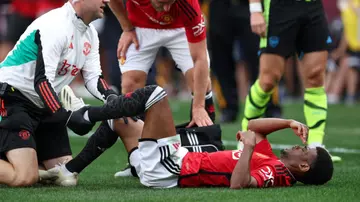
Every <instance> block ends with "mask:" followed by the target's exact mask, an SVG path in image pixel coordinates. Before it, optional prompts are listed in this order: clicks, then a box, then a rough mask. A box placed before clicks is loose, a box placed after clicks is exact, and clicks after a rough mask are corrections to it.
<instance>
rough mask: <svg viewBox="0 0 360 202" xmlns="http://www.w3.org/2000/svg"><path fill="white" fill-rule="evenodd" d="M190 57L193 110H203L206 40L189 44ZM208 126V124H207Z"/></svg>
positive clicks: (207, 69) (207, 70)
mask: <svg viewBox="0 0 360 202" xmlns="http://www.w3.org/2000/svg"><path fill="white" fill-rule="evenodd" d="M189 49H190V54H191V57H192V59H193V61H194V102H193V110H196V109H199V108H200V109H205V95H206V90H207V84H208V79H209V68H208V67H209V63H208V59H207V45H206V40H205V39H204V40H202V41H200V42H196V43H189ZM209 124H210V123H209ZM210 125H211V124H210Z"/></svg>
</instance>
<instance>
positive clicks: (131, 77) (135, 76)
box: [121, 71, 147, 93]
mask: <svg viewBox="0 0 360 202" xmlns="http://www.w3.org/2000/svg"><path fill="white" fill-rule="evenodd" d="M146 77H147V74H146V73H145V72H141V71H131V72H126V73H124V74H123V75H122V81H121V88H122V93H128V92H132V91H134V90H136V89H138V88H142V87H144V86H145V83H146Z"/></svg>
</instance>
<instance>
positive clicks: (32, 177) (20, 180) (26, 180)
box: [10, 172, 39, 187]
mask: <svg viewBox="0 0 360 202" xmlns="http://www.w3.org/2000/svg"><path fill="white" fill-rule="evenodd" d="M38 180H39V173H38V172H32V173H26V174H21V173H16V174H15V176H14V179H13V181H12V183H11V184H10V186H12V187H27V186H31V185H33V184H35V183H37V182H38Z"/></svg>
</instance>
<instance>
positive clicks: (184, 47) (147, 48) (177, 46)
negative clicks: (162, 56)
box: [119, 27, 210, 74]
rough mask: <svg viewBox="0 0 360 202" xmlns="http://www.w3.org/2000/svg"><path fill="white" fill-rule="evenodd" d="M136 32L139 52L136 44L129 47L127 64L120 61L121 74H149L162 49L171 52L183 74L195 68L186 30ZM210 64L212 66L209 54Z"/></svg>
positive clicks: (139, 29) (145, 30) (143, 30)
mask: <svg viewBox="0 0 360 202" xmlns="http://www.w3.org/2000/svg"><path fill="white" fill-rule="evenodd" d="M135 31H136V35H137V37H138V41H139V50H136V49H135V45H134V44H131V45H130V46H129V49H128V51H127V53H126V61H125V63H124V64H123V65H121V62H120V61H119V65H120V70H121V73H124V72H127V71H131V70H139V71H144V72H145V73H148V72H149V70H150V68H151V65H152V64H153V63H154V61H155V58H156V55H157V53H158V51H159V49H160V48H161V47H165V48H167V49H168V50H169V52H170V54H171V56H172V58H173V60H174V61H175V64H176V67H177V68H179V69H180V70H181V71H182V73H183V74H185V73H186V72H187V71H188V70H189V69H191V68H193V67H194V62H193V60H192V57H191V55H190V50H189V44H188V41H187V38H186V34H185V28H176V29H150V28H140V27H136V28H135ZM208 62H209V65H210V58H209V54H208ZM209 67H210V66H209Z"/></svg>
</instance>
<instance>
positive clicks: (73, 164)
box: [65, 121, 118, 173]
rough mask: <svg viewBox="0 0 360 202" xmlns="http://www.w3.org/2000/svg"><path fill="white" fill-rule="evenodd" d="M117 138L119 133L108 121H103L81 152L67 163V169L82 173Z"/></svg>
mask: <svg viewBox="0 0 360 202" xmlns="http://www.w3.org/2000/svg"><path fill="white" fill-rule="evenodd" d="M117 139H118V135H117V134H116V133H115V132H114V131H112V130H111V128H110V127H109V126H108V124H107V122H106V121H103V122H102V123H101V125H100V126H99V128H98V129H97V130H96V132H95V133H94V134H93V135H92V136H91V137H90V138H89V140H88V141H87V143H86V145H85V147H84V148H83V149H82V150H81V152H80V153H79V154H78V155H77V156H76V157H75V158H74V159H72V160H71V161H69V162H68V163H66V165H65V167H66V169H68V170H69V171H70V172H72V173H73V172H77V173H80V172H81V171H82V170H83V169H84V168H86V167H87V166H88V165H90V164H91V162H93V161H94V160H95V159H96V158H97V157H99V156H100V155H101V154H102V153H103V152H104V151H105V150H106V149H108V148H110V147H111V146H113V145H114V144H115V142H116V140H117Z"/></svg>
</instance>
